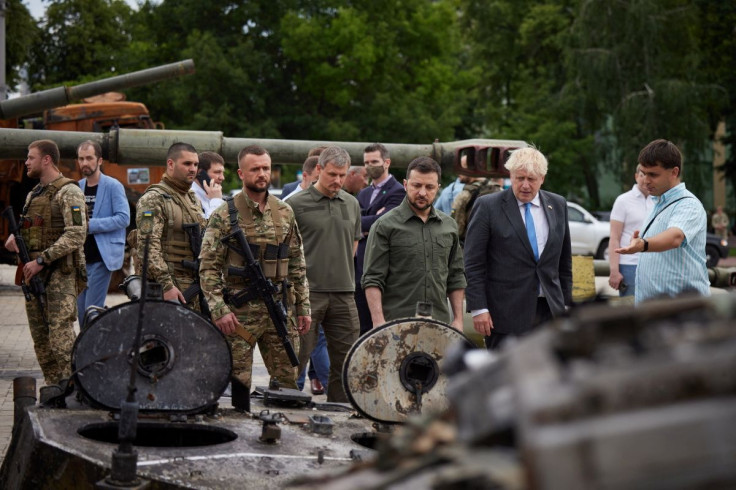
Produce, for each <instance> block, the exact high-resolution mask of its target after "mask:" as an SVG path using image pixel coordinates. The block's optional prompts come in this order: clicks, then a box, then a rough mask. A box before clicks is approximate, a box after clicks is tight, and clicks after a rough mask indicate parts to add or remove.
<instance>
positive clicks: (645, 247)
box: [641, 238, 649, 252]
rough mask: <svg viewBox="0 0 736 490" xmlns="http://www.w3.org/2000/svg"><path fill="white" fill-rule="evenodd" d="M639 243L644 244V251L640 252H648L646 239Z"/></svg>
mask: <svg viewBox="0 0 736 490" xmlns="http://www.w3.org/2000/svg"><path fill="white" fill-rule="evenodd" d="M641 241H642V242H644V250H642V252H646V251H647V250H649V242H648V241H647V240H646V238H642V239H641Z"/></svg>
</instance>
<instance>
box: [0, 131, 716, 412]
mask: <svg viewBox="0 0 736 490" xmlns="http://www.w3.org/2000/svg"><path fill="white" fill-rule="evenodd" d="M77 154H78V165H79V168H80V171H81V173H82V174H83V175H84V178H83V179H82V180H81V181H79V182H78V183H76V182H74V181H72V180H70V179H67V178H65V177H64V176H63V175H62V174H61V172H60V171H59V169H58V163H59V158H60V156H59V150H58V148H57V146H56V144H55V143H54V142H52V141H48V140H40V141H36V142H34V143H32V144H31V145H30V146H29V149H28V159H27V161H26V167H27V170H28V175H29V176H30V177H34V178H38V179H39V180H40V183H39V184H38V185H37V186H36V187H35V188H34V189H33V191H32V192H31V193H29V195H28V197H27V198H26V203H25V206H24V208H23V210H22V212H21V228H22V230H21V234H22V236H23V238H24V239H25V242H26V244H27V245H28V248H29V251H30V253H31V261H29V262H28V263H26V264H25V265H24V267H23V276H24V279H25V281H30V280H31V279H32V278H33V277H35V276H37V275H38V276H39V277H41V279H42V280H43V283H44V284H45V286H46V288H45V290H46V293H45V302H44V303H43V304H41V303H39V302H36V301H28V302H27V303H26V310H27V314H28V321H29V326H30V329H31V333H32V337H33V341H34V346H35V349H36V355H37V357H38V361H39V364H40V365H41V369H42V371H43V375H44V378H45V380H46V383H47V384H49V385H53V384H59V383H63V380H64V379H65V378H68V377H69V376H70V374H71V373H70V360H71V359H70V357H71V349H72V343H73V341H74V330H73V322H74V320H75V319H77V316H78V317H79V318H78V320H79V324H80V327H82V328H84V321H85V319H84V312H85V311H86V309H87V308H88V307H89V306H103V305H104V302H105V292H106V291H107V288H108V286H109V282H110V274H111V271H114V270H116V269H118V268H119V267H120V266H121V264H122V260H123V255H124V246H125V229H126V227H127V226H128V224H129V222H130V215H129V212H128V204H127V201H126V199H125V193H124V190H123V188H122V185H121V184H120V183H119V182H117V181H115V180H114V179H111V178H109V177H106V176H105V175H104V173H102V172H101V164H102V155H101V149H100V147H99V145H97V144H96V143H94V142H92V141H86V142H83V143H82V144H80V145H79V147H78V149H77ZM362 163H363V165H352V162H351V160H350V155H349V154H348V153H347V151H345V150H344V149H343V148H340V147H338V146H330V147H319V148H315V149H314V150H313V151H312V152H310V154H309V155H308V156H307V158H306V160H305V162H304V165H303V168H302V174H303V178H302V181H301V182H296V183H294V185H291V186H290V187H291V189H292V190H291V192H289V193H288V194H285V195H284V196H283V198H284V199H283V200H281V199H277V198H276V197H275V196H274V195H273V194H271V193H269V186H270V183H271V156H270V154H269V152H268V150H267V149H266V148H263V147H261V146H257V145H254V146H248V147H245V148H243V149H242V150H241V151H240V153H239V154H238V157H237V174H238V177H239V178H240V180H241V181H242V192H241V193H238V194H237V195H236V196H235V197H234V198H229V197H226V198H224V199H223V194H222V182H223V180H224V171H225V162H224V160H223V159H222V157H221V156H220V155H218V154H216V153H212V152H203V153H197V150H196V149H195V148H194V147H193V146H191V145H189V144H187V143H175V144H174V145H172V146H171V147H170V148H169V150H168V154H167V156H166V171H165V174H164V176H163V177H162V179H161V182H159V183H156V184H153V185H151V186H150V187H149V188H148V189H147V190H146V192H145V193H144V194H143V196H142V197H141V198H140V199H139V201H138V203H137V206H136V212H135V222H136V225H137V229H136V230H135V231H134V232H133V234H132V235H131V236H129V237H128V242H129V243H131V244H132V245H133V246H134V249H135V255H136V257H137V259H138V260H137V270H138V272H139V273H140V269H141V264H142V261H143V259H144V256H145V254H146V250H147V256H148V263H147V271H148V279H149V280H150V281H154V282H156V283H158V284H160V285H161V287H162V290H163V297H164V299H166V300H170V301H177V302H179V303H181V304H183V305H185V306H186V307H189V308H192V309H193V310H195V311H198V312H199V313H200V314H202V315H203V316H204V317H205V318H207V319H208V320H209V321H211V322H212V324H213V325H215V326H216V327H217V328H218V329H219V330H220V331H222V333H223V334H225V335H226V336H227V339H228V342H229V344H230V347H231V350H232V354H233V393H234V394H235V393H236V391H237V392H240V393H248V390H249V389H250V385H251V369H252V362H253V348H254V347H255V345H258V347H259V350H260V351H261V354H262V356H263V359H264V363H265V365H266V368H267V369H268V372H269V375H270V376H271V378H272V379H275V380H277V381H278V383H279V385H280V386H283V387H288V388H297V387H298V388H299V389H301V388H302V386H303V383H304V376H305V373H306V371H307V366H308V362H309V361H310V359H311V364H312V367H313V368H314V373H310V375H309V377H310V380H311V382H312V390H313V391H314V392H318V391H323V390H325V389H326V392H327V399H328V401H330V402H346V401H347V396H346V394H345V393H344V391H343V388H342V379H341V376H342V371H343V365H342V364H343V362H344V359H345V356H346V354H347V353H348V351H349V349H350V347H351V346H352V345H353V343H354V342H355V341H356V340H357V339H358V337H359V336H360V335H362V334H364V333H366V332H368V331H370V330H371V329H372V328H375V327H378V326H380V325H382V324H384V323H385V322H387V321H391V320H394V319H399V318H405V317H410V316H414V315H415V311H416V308H417V305H422V306H423V307H424V308H425V309H426V308H429V309H430V310H431V312H432V313H431V314H432V316H433V317H434V318H436V319H439V320H441V321H444V322H446V323H449V324H450V325H451V326H452V327H454V328H456V329H458V330H460V331H462V330H463V310H466V311H468V312H470V313H471V315H472V318H473V328H474V329H475V330H476V331H477V332H478V333H480V334H481V335H483V336H484V338H485V343H486V346H487V347H488V348H489V349H498V348H501V347H502V346H503V345H504V344H506V343H507V341H508V339H509V338H512V337H520V336H524V335H527V334H529V333H530V332H532V331H534V330H535V329H536V328H538V327H539V326H540V325H542V324H543V323H545V322H547V321H549V320H551V319H553V318H555V317H558V316H560V315H563V314H564V313H565V312H566V311H567V310H568V309H569V308H570V307H571V306H572V257H571V245H570V231H569V227H568V217H567V203H566V201H565V199H564V198H563V197H562V196H560V195H557V194H554V193H552V192H549V191H546V190H542V189H541V188H542V185H543V183H544V179H545V176H546V175H547V169H548V162H547V159H546V157H545V156H544V155H543V154H542V153H541V152H540V151H539V150H537V149H535V148H533V147H527V148H521V149H518V150H515V151H513V152H512V153H511V155H510V157H509V158H508V160H507V161H506V163H505V167H506V169H507V170H508V172H509V175H510V183H511V185H510V187H509V188H507V189H502V183H499V182H495V181H491V180H488V179H485V178H480V179H478V178H473V177H470V176H467V175H461V176H460V178H459V180H458V181H457V182H456V183H461V184H462V185H458V186H454V185H453V186H450V187H449V188H448V189H446V190H445V192H444V193H443V195H442V196H441V197H440V198H439V199H438V200H437V205H435V198H436V197H437V194H438V192H439V190H440V182H441V178H442V169H441V167H440V165H439V164H438V163H437V162H436V161H435V160H433V159H431V158H429V157H420V158H417V159H415V160H413V161H412V162H411V163H410V164H409V165H408V168H407V170H406V176H405V178H404V179H403V183H402V182H399V179H397V178H396V177H394V175H393V174H391V173H390V172H389V169H390V167H391V156H390V154H389V151H388V149H387V148H386V146H384V145H382V144H379V143H376V144H372V145H370V146H368V147H367V148H365V150H364V153H363V162H362ZM466 166H467V164H466ZM681 172H682V161H681V154H680V152H679V150H678V149H677V147H675V145H674V144H672V143H671V142H669V141H666V140H656V141H653V142H652V143H650V144H649V145H647V146H646V147H645V148H644V149H643V150H642V151H641V153H640V155H639V161H638V167H637V171H636V174H635V176H634V177H635V180H636V185H634V187H633V188H632V190H631V191H629V192H627V193H626V194H624V195H622V196H621V197H620V198H619V199H617V201H616V204H615V205H614V210H613V213H612V222H611V223H612V224H611V228H612V235H611V251H612V254H611V256H612V261H611V263H612V268H611V277H610V281H609V282H610V285H611V287H613V288H615V289H619V291H621V292H622V294H623V293H624V292H626V293H627V294H635V297H636V301H637V302H641V301H645V300H648V299H652V298H656V297H660V296H663V295H667V296H674V295H677V294H680V293H682V292H684V291H695V292H697V293H699V294H702V295H707V294H709V288H708V279H707V271H706V266H705V254H704V250H705V243H704V240H705V228H706V225H707V217H706V214H705V211H704V209H703V206H702V204H701V203H700V201H699V200H698V199H697V198H695V196H693V195H692V194H691V193H690V192H689V191H687V190H686V189H685V184H684V183H682V182H681ZM368 178H369V179H370V183H369V182H368ZM77 184H78V185H77ZM649 196H653V198H650V197H649ZM453 198H454V199H453ZM448 202H453V204H452V206H451V210H450V211H451V212H450V214H452V215H453V216H455V218H456V219H453V217H452V216H450V215H448V213H447V208H446V206H447V203H448ZM441 206H445V207H442V208H441ZM456 220H457V221H461V222H462V231H459V228H458V222H457V221H456ZM200 243H201V246H200ZM627 243H628V245H626V244H627ZM5 246H6V248H8V249H9V250H13V251H18V250H17V247H16V243H15V238H14V237H13V236H12V235H11V236H10V237H9V238H8V241H7V242H6V244H5ZM244 247H245V248H244ZM85 258H86V260H85ZM252 261H255V262H257V263H258V264H259V266H260V269H261V271H262V273H263V276H264V277H265V278H266V279H267V280H268V281H269V282H270V283H271V284H272V285H274V288H273V297H274V299H275V300H277V301H281V302H283V303H284V304H285V306H286V308H287V311H288V315H287V319H286V335H287V336H288V340H289V342H290V343H291V345H292V346H294V350H295V351H296V352H298V361H299V362H298V368H297V367H295V366H294V364H295V362H292V359H291V358H290V355H289V352H288V349H287V347H285V345H286V343H285V342H284V339H283V338H280V337H279V335H278V332H277V331H276V329H275V328H274V321H273V320H272V318H271V316H269V309H268V308H267V306H266V304H265V303H264V300H263V297H262V296H259V294H257V292H256V290H255V288H254V278H253V277H252V275H250V273H248V271H249V269H248V267H247V266H248V265H249V264H250V263H251V262H252ZM260 294H262V293H260ZM464 302H465V305H464ZM291 357H292V358H293V357H295V355H292V356H291ZM233 404H234V405H235V406H236V408H242V409H245V410H247V409H248V406H247V404H240V403H239V402H237V401H236V397H235V395H234V397H233Z"/></svg>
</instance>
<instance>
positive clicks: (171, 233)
mask: <svg viewBox="0 0 736 490" xmlns="http://www.w3.org/2000/svg"><path fill="white" fill-rule="evenodd" d="M135 217H136V224H137V227H138V231H137V233H138V235H137V246H136V255H137V258H138V260H137V261H136V267H138V264H142V263H143V255H144V252H145V238H146V237H147V236H150V237H151V242H150V248H149V252H148V277H149V279H151V280H153V281H156V282H157V283H159V284H161V286H162V287H163V290H164V292H166V291H168V290H170V289H171V288H173V287H174V286H176V287H177V288H179V291H181V292H182V293H183V292H184V291H185V290H186V289H187V288H188V287H189V286H191V285H192V284H193V283H194V280H195V277H196V274H197V272H196V271H194V270H191V269H187V268H185V267H184V266H183V265H182V261H183V260H186V261H194V259H195V258H196V257H194V254H193V253H192V249H191V247H190V245H189V236H188V235H187V234H186V232H185V231H184V229H183V228H182V224H189V223H199V225H200V229H202V230H203V229H204V227H205V225H206V222H205V220H204V218H203V217H202V208H201V206H200V204H199V200H197V197H196V196H195V195H194V192H192V191H191V190H189V191H187V192H181V191H179V190H177V189H175V188H174V187H173V186H171V185H169V184H168V183H167V178H166V177H164V179H163V180H162V181H161V183H159V184H154V185H152V186H150V187H148V189H146V192H145V194H143V196H141V198H140V199H139V200H138V204H137V205H136V216H135ZM136 271H137V272H140V271H139V270H138V269H137V268H136ZM187 306H188V307H189V308H191V309H193V310H196V311H199V304H198V303H197V301H194V300H192V301H189V303H188V304H187Z"/></svg>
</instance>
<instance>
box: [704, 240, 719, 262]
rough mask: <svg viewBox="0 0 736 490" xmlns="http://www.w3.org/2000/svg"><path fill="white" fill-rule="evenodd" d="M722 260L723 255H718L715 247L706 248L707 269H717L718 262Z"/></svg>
mask: <svg viewBox="0 0 736 490" xmlns="http://www.w3.org/2000/svg"><path fill="white" fill-rule="evenodd" d="M720 260H721V254H719V253H718V249H717V248H716V247H714V246H713V245H706V246H705V265H706V266H707V267H716V266H717V265H718V262H720Z"/></svg>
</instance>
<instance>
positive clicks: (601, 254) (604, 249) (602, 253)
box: [595, 238, 608, 260]
mask: <svg viewBox="0 0 736 490" xmlns="http://www.w3.org/2000/svg"><path fill="white" fill-rule="evenodd" d="M595 258H596V259H598V260H608V238H604V239H603V240H601V244H600V245H598V251H597V252H596V253H595Z"/></svg>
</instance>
